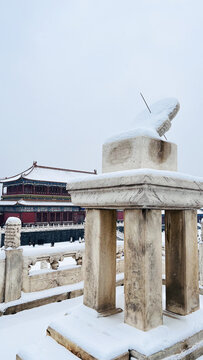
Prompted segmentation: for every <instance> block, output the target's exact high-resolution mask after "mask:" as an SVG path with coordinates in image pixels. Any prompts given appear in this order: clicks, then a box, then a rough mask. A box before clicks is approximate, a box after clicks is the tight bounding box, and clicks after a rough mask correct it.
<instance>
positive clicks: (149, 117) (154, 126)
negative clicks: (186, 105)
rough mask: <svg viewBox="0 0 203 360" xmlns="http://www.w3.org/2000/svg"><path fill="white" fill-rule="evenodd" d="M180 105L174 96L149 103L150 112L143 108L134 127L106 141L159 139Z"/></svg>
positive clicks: (168, 126)
mask: <svg viewBox="0 0 203 360" xmlns="http://www.w3.org/2000/svg"><path fill="white" fill-rule="evenodd" d="M179 108H180V105H179V103H178V100H177V99H175V98H167V99H163V100H160V101H158V102H156V103H154V104H152V105H150V112H149V110H148V109H145V110H144V111H142V112H141V113H140V114H138V115H137V116H136V118H135V128H134V129H133V130H131V131H128V132H124V133H122V134H119V135H117V136H113V137H111V138H109V139H107V141H106V143H109V142H114V141H120V140H124V139H129V138H134V137H137V136H147V137H152V138H156V139H160V137H161V136H163V135H164V134H165V132H166V131H168V130H169V129H170V127H171V120H172V119H173V118H174V117H175V115H176V114H177V112H178V110H179Z"/></svg>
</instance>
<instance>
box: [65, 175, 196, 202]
mask: <svg viewBox="0 0 203 360" xmlns="http://www.w3.org/2000/svg"><path fill="white" fill-rule="evenodd" d="M67 189H68V190H69V192H70V194H71V199H72V202H73V203H74V205H80V206H83V207H87V208H114V209H116V208H132V207H133V208H155V209H191V208H195V209H199V208H201V207H202V206H203V178H199V177H194V176H191V175H187V174H183V173H179V172H173V171H163V170H162V171H161V170H154V169H136V170H127V171H118V172H113V173H105V174H101V175H98V176H97V177H94V178H92V177H86V178H84V179H82V178H80V180H79V181H78V180H75V181H72V182H70V183H68V184H67Z"/></svg>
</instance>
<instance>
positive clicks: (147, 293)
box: [124, 209, 162, 331]
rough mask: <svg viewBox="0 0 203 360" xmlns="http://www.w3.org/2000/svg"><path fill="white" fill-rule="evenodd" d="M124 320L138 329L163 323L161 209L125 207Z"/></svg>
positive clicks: (146, 328) (148, 328)
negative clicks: (126, 208) (127, 208)
mask: <svg viewBox="0 0 203 360" xmlns="http://www.w3.org/2000/svg"><path fill="white" fill-rule="evenodd" d="M124 219H125V257H124V261H125V272H124V274H125V322H126V323H127V324H128V325H132V326H135V327H136V328H138V329H140V330H144V331H146V330H150V329H152V328H154V327H157V326H159V325H161V324H162V241H161V211H160V210H145V209H143V210H125V218H124Z"/></svg>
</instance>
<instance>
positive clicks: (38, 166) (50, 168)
mask: <svg viewBox="0 0 203 360" xmlns="http://www.w3.org/2000/svg"><path fill="white" fill-rule="evenodd" d="M33 167H37V168H41V169H48V170H59V171H67V172H77V173H83V174H92V175H97V170H96V169H94V171H84V170H72V169H64V168H56V167H52V166H43V165H37V162H35V163H33Z"/></svg>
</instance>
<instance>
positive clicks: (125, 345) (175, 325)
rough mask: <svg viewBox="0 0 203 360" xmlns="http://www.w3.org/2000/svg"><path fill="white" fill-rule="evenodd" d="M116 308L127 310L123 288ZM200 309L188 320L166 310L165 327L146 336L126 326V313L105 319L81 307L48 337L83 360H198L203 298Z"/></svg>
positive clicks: (202, 341) (23, 358)
mask: <svg viewBox="0 0 203 360" xmlns="http://www.w3.org/2000/svg"><path fill="white" fill-rule="evenodd" d="M164 293H165V287H163V295H164ZM163 301H164V297H163ZM116 305H117V306H118V307H123V287H119V288H118V290H117V303H116ZM200 306H201V308H200V310H198V311H196V312H194V313H192V314H190V315H187V316H180V315H175V314H172V313H169V312H166V311H165V310H164V312H163V325H162V326H158V327H157V328H155V329H153V330H150V331H147V332H144V331H141V330H138V329H136V328H134V327H131V326H129V325H127V324H124V323H123V316H124V313H123V312H122V313H119V314H116V315H112V316H109V317H105V318H104V317H99V316H98V313H97V312H96V311H95V310H92V309H90V308H88V307H86V306H84V305H81V306H79V307H76V308H75V309H74V310H73V311H72V312H71V313H70V314H67V315H66V316H64V317H62V318H61V319H59V320H57V321H55V322H53V323H51V324H50V325H49V327H48V329H47V334H48V335H49V336H51V338H52V339H54V340H55V341H56V343H58V344H61V345H63V347H65V348H66V349H67V350H68V351H70V352H71V353H73V354H74V355H75V356H77V357H78V358H80V359H83V360H118V359H120V360H121V359H122V360H127V359H133V358H134V359H138V360H161V359H166V358H169V359H173V360H174V359H187V360H188V359H197V358H198V357H199V356H201V355H203V296H200ZM20 354H21V356H20ZM23 354H24V356H23ZM26 354H27V355H26ZM25 355H26V356H25ZM28 355H30V356H31V355H32V351H31V350H30V351H28V352H26V351H24V352H23V351H21V352H20V353H19V356H18V357H17V359H20V360H27V359H30V358H31V359H32V357H28ZM68 358H69V357H67V359H68ZM33 359H34V358H33ZM40 359H41V357H40ZM42 359H43V360H47V359H45V358H42Z"/></svg>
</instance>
